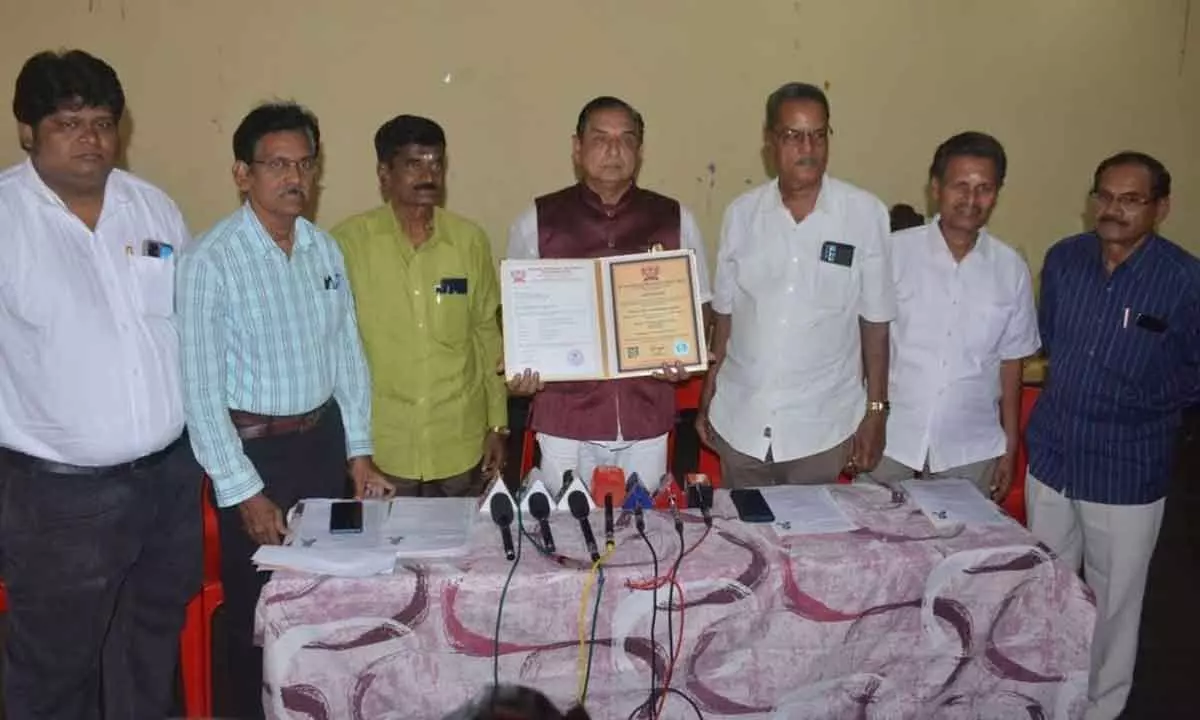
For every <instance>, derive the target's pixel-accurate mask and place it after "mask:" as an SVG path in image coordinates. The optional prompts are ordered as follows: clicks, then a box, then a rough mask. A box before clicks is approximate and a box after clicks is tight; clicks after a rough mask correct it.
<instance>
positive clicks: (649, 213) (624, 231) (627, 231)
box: [508, 97, 712, 492]
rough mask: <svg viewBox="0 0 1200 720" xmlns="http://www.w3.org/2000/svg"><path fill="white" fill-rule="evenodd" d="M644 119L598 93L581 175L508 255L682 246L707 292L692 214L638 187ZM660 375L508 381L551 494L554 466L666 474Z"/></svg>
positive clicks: (526, 221) (704, 294)
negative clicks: (525, 405)
mask: <svg viewBox="0 0 1200 720" xmlns="http://www.w3.org/2000/svg"><path fill="white" fill-rule="evenodd" d="M644 131H645V123H644V121H643V120H642V116H641V115H640V114H639V113H638V112H637V111H636V110H634V109H633V107H631V106H630V105H629V104H628V103H626V102H625V101H623V100H620V99H618V98H614V97H598V98H596V99H595V100H592V101H591V102H589V103H588V104H587V105H585V106H584V107H583V110H582V111H581V112H580V113H579V121H578V123H577V124H576V126H575V137H574V139H573V150H572V158H573V160H574V161H575V167H576V170H577V173H578V176H579V178H580V181H579V182H578V183H577V184H575V185H572V186H570V187H567V188H563V189H562V190H559V191H558V192H555V193H551V194H549V195H543V196H542V197H539V198H537V200H536V201H534V205H533V207H531V208H529V209H528V210H527V211H526V212H525V213H523V214H522V215H521V217H519V218H518V219H517V221H516V222H515V223H513V226H512V229H511V230H510V231H509V242H508V257H509V258H512V259H521V260H533V259H538V258H593V257H607V256H612V255H628V254H633V253H643V252H647V251H649V250H650V249H651V248H652V247H654V246H655V245H659V246H661V248H662V249H664V250H678V249H680V248H685V249H690V250H692V251H693V252H694V253H695V255H696V268H697V274H698V275H699V282H700V300H701V302H703V303H704V312H705V315H706V316H707V314H708V302H709V300H710V299H711V297H712V292H711V290H710V285H709V278H708V267H707V263H706V260H705V250H704V242H703V240H702V239H701V238H700V231H699V229H698V228H697V226H696V221H695V219H694V218H693V217H692V215H691V213H690V212H688V211H687V210H686V209H685V208H683V207H681V206H680V204H679V203H678V202H677V201H675V200H672V199H671V198H668V197H664V196H662V195H659V194H658V193H654V192H651V191H649V190H644V189H642V188H640V187H638V186H637V184H636V182H635V179H636V177H637V173H638V169H639V168H640V166H641V160H642V137H643V134H644ZM686 377H687V372H686V371H684V370H682V369H681V368H680V367H679V366H677V365H676V366H667V367H664V368H663V372H662V374H661V377H656V378H637V379H627V380H607V381H599V382H556V383H550V384H548V385H546V384H543V383H542V382H540V380H539V378H538V377H537V374H536V373H532V372H530V371H529V370H526V371H525V372H524V373H523V374H521V375H517V376H515V377H513V378H510V380H509V389H510V390H511V391H512V392H513V393H515V394H534V399H533V406H532V416H531V425H532V427H533V429H534V430H535V431H536V432H537V439H538V445H539V446H541V451H542V464H541V468H542V472H543V473H544V475H545V478H546V484H547V487H548V489H549V490H550V491H551V492H557V491H558V489H559V485H560V483H561V482H562V477H563V472H564V471H566V470H572V471H574V472H576V473H578V474H579V476H580V477H582V478H583V479H584V480H585V481H588V482H590V481H591V477H592V471H593V470H594V469H595V468H596V467H597V466H600V465H615V466H618V467H620V468H621V469H622V470H624V471H625V474H626V476H628V475H630V474H631V473H634V472H636V473H637V474H638V476H639V477H640V478H641V479H642V481H643V482H645V483H647V484H648V485H650V486H651V487H653V486H654V484H656V483H657V482H658V481H659V479H660V478H661V476H662V475H663V473H665V472H666V471H667V433H668V432H669V431H670V430H671V428H672V427H673V426H674V424H675V388H674V386H673V385H672V383H673V382H679V381H681V380H684V379H686Z"/></svg>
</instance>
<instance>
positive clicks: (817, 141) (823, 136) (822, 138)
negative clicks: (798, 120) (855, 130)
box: [775, 127, 833, 147]
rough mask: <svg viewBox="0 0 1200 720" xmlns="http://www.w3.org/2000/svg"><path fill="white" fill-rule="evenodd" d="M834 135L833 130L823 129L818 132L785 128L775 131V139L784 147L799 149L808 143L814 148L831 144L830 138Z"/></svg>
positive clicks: (829, 128)
mask: <svg viewBox="0 0 1200 720" xmlns="http://www.w3.org/2000/svg"><path fill="white" fill-rule="evenodd" d="M831 135H833V128H831V127H823V128H817V129H816V130H801V129H799V128H783V129H782V130H776V131H775V137H776V139H778V140H779V142H781V143H783V144H784V145H794V146H797V147H799V146H800V145H803V144H804V141H806V140H807V141H808V142H810V143H812V144H813V146H814V147H820V146H822V145H824V144H825V143H827V142H829V137H830V136H831Z"/></svg>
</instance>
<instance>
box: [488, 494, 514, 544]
mask: <svg viewBox="0 0 1200 720" xmlns="http://www.w3.org/2000/svg"><path fill="white" fill-rule="evenodd" d="M490 510H491V513H492V522H494V523H496V525H498V526H500V539H501V540H503V541H504V557H505V558H507V559H509V560H512V559H513V558H515V557H516V556H517V554H516V552H514V551H513V541H512V531H510V530H509V529H508V527H509V525H512V521H513V504H512V500H510V499H509V498H508V496H507V495H504V494H501V493H496V494H495V495H493V496H492V504H491V508H490Z"/></svg>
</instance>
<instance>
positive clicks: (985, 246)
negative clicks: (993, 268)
mask: <svg viewBox="0 0 1200 720" xmlns="http://www.w3.org/2000/svg"><path fill="white" fill-rule="evenodd" d="M941 219H942V216H941V214H940V213H939V214H936V215H934V216H933V219H932V220H930V221H929V224H928V225H927V226H926V227H928V228H929V234H928V237H929V239H930V242H931V243H932V244H934V245H935V246H936V247H937V248H940V249H941V251H942V252H944V253H945V254H946V256H947V257H949V258H951V259H953V256H952V255H951V254H950V246H949V245H947V244H946V237H945V236H944V235H942V228H941V226H940V225H939V224H938V222H939V221H940V220H941ZM992 244H993V243H992V236H991V234H990V233H989V232H988V231H987V226H986V225H985V226H983V227H981V228H979V237H977V238H976V239H975V247H973V248H971V250H970V252H968V253H967V254H966V255H965V256H963V259H962V261H963V262H966V261H967V259H968V258H971V257H978V258H979V259H980V260H991V259H992V254H993V251H992Z"/></svg>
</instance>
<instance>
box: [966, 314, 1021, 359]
mask: <svg viewBox="0 0 1200 720" xmlns="http://www.w3.org/2000/svg"><path fill="white" fill-rule="evenodd" d="M1013 309H1014V306H1012V305H1008V304H997V303H987V304H984V305H979V306H977V307H975V308H972V309H971V310H970V311H968V312H966V313H964V314H963V316H962V320H963V325H964V326H965V327H964V330H963V336H964V337H963V340H964V341H965V342H964V349H965V350H966V352H967V355H968V356H970V357H972V358H974V359H976V360H986V359H987V358H990V357H993V356H995V355H996V354H997V353H998V352H999V350H1000V340H1001V339H1002V338H1003V337H1004V331H1005V330H1006V329H1007V328H1008V319H1009V318H1010V317H1011V316H1012V314H1013Z"/></svg>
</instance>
